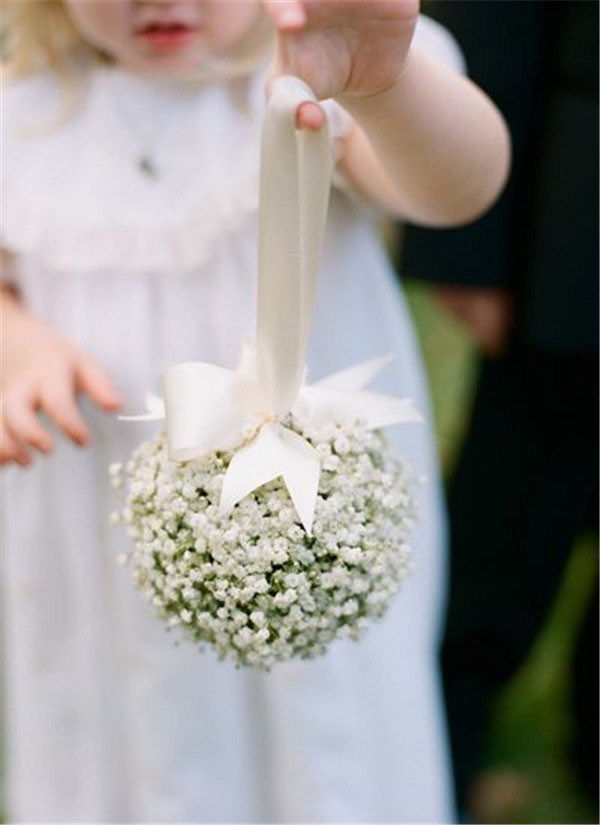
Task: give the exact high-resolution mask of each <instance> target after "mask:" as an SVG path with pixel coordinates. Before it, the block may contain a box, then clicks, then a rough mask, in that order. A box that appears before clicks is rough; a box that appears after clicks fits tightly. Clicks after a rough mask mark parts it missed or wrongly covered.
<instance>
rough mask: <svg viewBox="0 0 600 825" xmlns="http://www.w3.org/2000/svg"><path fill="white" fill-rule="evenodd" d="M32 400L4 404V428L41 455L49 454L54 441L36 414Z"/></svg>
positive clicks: (14, 400) (19, 400) (22, 399)
mask: <svg viewBox="0 0 600 825" xmlns="http://www.w3.org/2000/svg"><path fill="white" fill-rule="evenodd" d="M34 407H35V405H34V403H33V399H31V398H21V399H11V400H9V401H5V402H4V407H3V414H4V422H3V423H4V426H5V427H6V429H7V431H8V433H9V434H10V436H11V437H12V438H13V439H15V440H16V441H17V442H22V443H23V444H28V445H29V446H31V447H35V449H36V450H39V451H40V452H41V453H49V452H50V451H51V450H52V448H53V447H54V440H53V439H52V438H51V437H50V435H49V434H48V433H47V432H46V430H45V429H44V428H43V427H42V425H41V424H40V422H39V421H38V419H37V416H36V414H35V412H34Z"/></svg>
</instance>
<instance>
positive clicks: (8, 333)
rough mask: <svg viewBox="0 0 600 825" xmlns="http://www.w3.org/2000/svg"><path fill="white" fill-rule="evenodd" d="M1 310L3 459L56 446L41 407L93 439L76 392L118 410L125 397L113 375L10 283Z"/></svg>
mask: <svg viewBox="0 0 600 825" xmlns="http://www.w3.org/2000/svg"><path fill="white" fill-rule="evenodd" d="M0 315H1V320H2V323H1V330H2V342H1V354H2V365H1V375H2V384H1V405H0V413H1V415H0V464H7V463H9V462H15V463H17V464H21V465H26V464H29V463H30V461H31V455H30V450H31V448H35V449H37V450H39V451H40V452H42V453H48V452H50V451H51V450H52V448H53V447H54V441H53V439H52V438H51V437H50V435H49V434H48V433H47V432H46V430H45V429H44V428H43V427H42V425H41V424H40V422H39V420H38V417H37V415H36V413H37V411H39V410H42V411H43V412H45V413H46V415H48V417H49V418H50V419H52V420H53V421H54V423H55V424H57V425H58V427H59V428H60V429H61V430H62V431H63V432H64V433H65V434H66V435H67V436H68V437H69V438H70V439H71V440H72V441H74V442H75V443H76V444H82V445H83V444H87V442H88V441H89V433H88V430H87V428H86V426H85V424H84V422H83V419H82V418H81V414H80V412H79V409H78V407H77V403H76V395H77V393H79V392H84V393H86V394H87V395H89V396H90V398H91V399H92V400H93V401H94V402H95V403H96V404H97V405H98V406H99V407H101V408H102V409H105V410H115V409H116V408H117V407H118V406H119V404H120V402H119V398H118V395H117V393H116V391H115V389H114V388H113V385H112V382H111V381H110V379H109V378H108V377H107V376H106V375H105V374H104V372H103V370H102V369H101V368H100V367H99V366H98V364H96V362H95V361H94V359H92V358H91V357H90V356H88V355H87V354H86V353H84V352H83V351H82V350H80V349H79V348H78V347H76V346H75V345H74V344H72V343H70V342H69V341H67V340H66V339H64V338H63V337H62V336H60V335H59V334H58V333H56V332H54V330H52V329H51V328H50V327H48V326H47V325H46V324H44V323H43V322H41V321H39V320H38V319H36V318H34V317H33V316H32V315H30V314H29V313H28V312H27V311H26V310H25V309H24V308H23V306H22V305H21V302H20V301H19V299H18V298H17V296H16V295H15V293H14V292H13V291H12V290H11V289H10V288H9V287H5V286H1V287H0Z"/></svg>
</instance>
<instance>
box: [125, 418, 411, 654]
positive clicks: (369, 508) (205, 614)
mask: <svg viewBox="0 0 600 825" xmlns="http://www.w3.org/2000/svg"><path fill="white" fill-rule="evenodd" d="M286 423H289V424H290V425H291V426H292V427H293V428H294V429H295V430H296V431H297V432H299V433H301V434H302V435H303V436H304V437H305V438H307V439H308V440H309V441H310V442H311V444H312V445H313V446H314V447H315V449H316V450H317V452H318V454H319V457H320V459H321V479H320V484H319V495H318V499H317V504H316V509H315V517H314V522H313V533H312V535H311V536H309V535H307V533H306V532H305V530H304V529H303V527H302V526H301V524H300V521H299V519H298V516H297V515H296V512H295V510H294V507H293V504H292V502H291V500H290V498H289V494H288V492H287V490H286V488H285V486H284V485H283V482H282V481H281V479H276V480H275V481H272V482H270V483H269V484H266V485H264V486H263V487H260V488H259V489H258V490H255V491H254V492H253V493H252V494H251V495H249V496H247V497H246V498H245V499H243V500H242V501H241V502H240V503H239V504H238V505H237V506H236V507H235V508H234V510H233V511H232V513H231V514H230V515H228V516H222V515H220V514H219V499H220V494H221V487H222V484H223V478H224V475H225V472H226V470H227V467H228V465H229V462H230V460H231V458H232V453H228V452H213V453H211V454H209V455H205V456H203V457H202V458H198V459H195V460H193V461H187V462H183V463H176V462H173V461H170V460H169V458H168V455H167V445H166V437H165V435H164V433H160V434H159V435H157V436H155V437H154V438H152V439H150V440H148V441H145V442H143V443H142V444H141V445H140V446H139V447H138V448H137V449H136V450H135V451H134V453H133V455H132V457H131V460H130V461H129V462H128V463H127V464H126V465H125V467H123V466H122V465H120V464H119V465H112V466H111V470H110V474H111V480H112V483H113V484H114V486H115V487H117V488H120V487H124V488H125V490H126V494H125V495H126V499H125V501H124V506H123V507H122V509H121V510H120V511H119V512H118V513H117V514H116V515H113V519H112V520H113V522H114V523H122V524H124V525H125V526H126V528H127V530H128V533H129V535H130V537H131V539H132V549H131V551H130V552H129V554H128V556H127V559H126V561H127V562H128V563H129V565H130V566H131V569H132V571H133V575H134V578H135V582H136V584H137V586H138V587H139V588H140V590H141V591H142V593H143V594H144V596H145V597H146V599H147V600H148V601H149V602H150V603H151V604H152V605H153V606H154V608H155V609H156V610H157V611H158V613H159V614H160V615H161V616H162V617H163V618H164V619H165V620H166V622H167V624H168V626H169V627H173V628H175V627H177V628H180V629H181V631H182V632H183V633H184V634H185V635H186V636H187V637H188V638H190V639H191V640H192V641H194V642H198V643H208V644H209V645H212V646H213V647H214V648H215V649H216V652H217V654H218V656H219V657H220V658H222V659H230V660H232V661H234V662H235V663H236V664H238V665H249V666H254V667H257V668H261V669H267V670H268V669H269V668H270V667H271V666H272V665H274V664H275V663H276V662H280V661H286V660H288V659H292V658H295V657H299V658H302V659H308V658H312V657H314V656H318V655H320V654H322V653H324V652H325V650H326V648H327V646H328V645H329V644H330V643H331V642H332V641H333V640H334V639H337V638H351V639H357V638H358V637H359V636H360V635H362V633H363V631H364V630H365V628H366V627H367V626H368V624H369V621H368V620H370V619H378V618H380V617H381V616H383V614H384V613H385V611H386V610H387V608H388V606H389V604H390V601H391V600H392V598H393V596H394V595H395V593H396V592H397V590H398V587H399V585H400V583H401V582H402V580H403V579H404V578H405V577H406V575H407V574H408V573H409V572H410V569H411V565H412V554H411V549H410V546H409V544H408V543H407V542H408V537H409V533H410V530H411V528H412V525H413V524H414V520H415V516H416V512H415V499H414V495H413V491H414V487H415V483H416V479H415V476H414V474H413V473H412V471H411V470H410V468H409V467H408V466H407V465H405V464H404V463H402V462H401V461H399V460H398V459H397V458H396V457H395V456H394V455H393V454H392V452H391V450H390V449H389V447H388V446H387V443H386V441H385V438H384V436H383V433H382V432H381V431H370V430H367V429H366V428H365V427H364V426H362V424H360V423H357V424H355V425H352V426H349V425H339V424H335V423H333V422H327V423H325V424H320V425H318V426H316V425H304V426H299V425H298V422H292V421H291V420H290V421H289V422H286Z"/></svg>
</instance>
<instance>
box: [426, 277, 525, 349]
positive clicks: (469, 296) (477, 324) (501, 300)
mask: <svg viewBox="0 0 600 825" xmlns="http://www.w3.org/2000/svg"><path fill="white" fill-rule="evenodd" d="M433 294H434V295H435V298H436V300H437V301H439V302H440V303H441V304H442V306H443V307H444V308H445V309H446V310H448V311H449V312H451V313H452V314H453V315H454V316H455V317H456V318H457V319H458V320H459V321H461V322H462V323H463V324H464V325H465V326H466V328H467V329H468V331H469V333H470V334H471V336H472V337H473V340H474V343H475V344H476V346H477V347H479V349H480V350H481V352H482V354H483V355H484V356H485V357H486V358H498V357H500V356H501V355H503V353H504V352H505V351H506V347H507V344H508V338H509V334H510V330H511V327H512V320H513V312H514V310H513V301H512V296H511V293H510V291H509V290H508V289H504V288H503V287H471V286H436V287H435V288H434V290H433Z"/></svg>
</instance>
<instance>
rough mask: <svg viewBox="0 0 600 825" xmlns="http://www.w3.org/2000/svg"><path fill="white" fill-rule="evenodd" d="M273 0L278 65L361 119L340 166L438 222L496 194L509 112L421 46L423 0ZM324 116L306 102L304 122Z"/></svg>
mask: <svg viewBox="0 0 600 825" xmlns="http://www.w3.org/2000/svg"><path fill="white" fill-rule="evenodd" d="M263 2H264V4H265V8H266V10H267V13H268V14H269V16H270V17H271V19H272V20H273V22H274V23H275V25H276V27H277V28H278V52H277V58H276V61H275V64H274V70H273V71H274V73H275V74H283V73H286V74H297V75H299V76H300V77H302V78H303V79H305V80H306V82H307V83H308V84H309V85H310V86H311V87H312V88H313V90H314V91H315V93H316V95H317V97H319V98H325V97H334V98H335V99H336V100H338V102H340V103H341V104H342V105H343V106H344V107H345V108H346V110H347V111H348V112H349V113H350V114H351V115H352V116H353V118H354V119H355V121H356V123H357V126H358V127H359V128H356V129H354V130H352V131H351V133H350V135H349V137H348V139H347V140H346V145H345V150H344V152H343V155H342V158H341V161H340V167H341V169H342V171H343V172H344V173H345V174H346V176H347V177H348V178H349V180H350V181H351V182H352V183H353V184H354V185H355V186H356V187H357V188H358V189H359V190H360V191H362V193H363V194H364V195H366V196H367V197H368V198H370V199H371V200H372V201H374V202H375V203H378V204H380V205H381V206H383V207H384V208H385V209H387V210H388V211H390V212H392V213H394V214H397V215H399V216H402V217H404V218H407V219H409V220H412V221H414V222H417V223H423V224H429V225H433V226H435V225H438V226H449V225H455V224H460V223H463V222H466V221H469V220H472V219H474V218H476V217H478V216H479V215H480V214H481V213H482V212H484V211H485V210H486V209H487V208H488V207H489V206H490V205H491V204H492V203H493V201H494V200H495V198H496V197H497V195H498V194H499V192H500V191H501V189H502V187H503V185H504V182H505V180H506V176H507V173H508V167H509V158H510V141H509V137H508V132H507V129H506V126H505V124H504V120H503V119H502V116H501V115H500V113H499V112H498V110H497V109H496V107H495V106H494V105H493V103H492V102H491V101H490V100H489V98H488V97H486V95H485V94H484V93H483V92H482V91H481V90H480V89H479V88H478V87H477V86H475V85H474V84H473V83H471V82H470V81H469V80H468V79H467V78H465V77H463V76H461V75H459V74H457V73H456V72H454V71H452V70H450V69H447V68H446V67H445V66H442V65H441V64H439V63H437V62H436V61H434V60H432V59H430V58H429V57H428V56H427V55H426V54H424V53H422V52H420V51H418V50H417V49H416V48H415V47H412V46H411V43H412V37H413V33H414V27H415V24H416V20H417V17H418V9H419V4H418V0H348V1H347V2H346V0H263ZM303 110H304V111H303ZM320 117H322V116H321V115H320V114H319V113H318V112H317V111H316V110H315V107H314V105H313V106H311V104H304V105H303V106H302V107H300V111H299V113H298V122H299V125H300V126H303V127H307V128H318V126H319V123H320Z"/></svg>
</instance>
